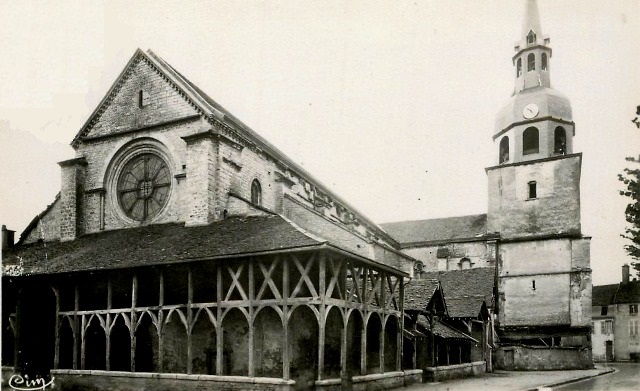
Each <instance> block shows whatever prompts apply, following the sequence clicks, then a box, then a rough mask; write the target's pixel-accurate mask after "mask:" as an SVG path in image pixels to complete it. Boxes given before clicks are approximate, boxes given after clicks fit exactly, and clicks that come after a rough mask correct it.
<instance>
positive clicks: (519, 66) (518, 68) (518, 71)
mask: <svg viewBox="0 0 640 391" xmlns="http://www.w3.org/2000/svg"><path fill="white" fill-rule="evenodd" d="M520 75H522V58H519V59H518V61H517V62H516V77H520Z"/></svg>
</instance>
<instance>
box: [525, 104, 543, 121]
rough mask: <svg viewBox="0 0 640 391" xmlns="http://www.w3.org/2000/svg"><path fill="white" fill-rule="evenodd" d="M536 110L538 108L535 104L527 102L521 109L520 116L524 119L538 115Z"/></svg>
mask: <svg viewBox="0 0 640 391" xmlns="http://www.w3.org/2000/svg"><path fill="white" fill-rule="evenodd" d="M538 111H539V109H538V105H537V104H535V103H529V104H528V105H526V106H525V107H524V109H523V110H522V116H523V117H524V118H526V119H530V118H534V117H535V116H536V115H538Z"/></svg>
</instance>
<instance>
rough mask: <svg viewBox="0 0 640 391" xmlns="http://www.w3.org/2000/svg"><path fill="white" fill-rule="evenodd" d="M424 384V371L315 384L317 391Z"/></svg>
mask: <svg viewBox="0 0 640 391" xmlns="http://www.w3.org/2000/svg"><path fill="white" fill-rule="evenodd" d="M421 382H422V370H421V369H410V370H406V371H404V372H401V371H398V372H385V373H376V374H372V375H363V376H354V377H353V378H351V379H327V380H318V381H316V382H315V390H316V391H340V390H353V391H374V390H388V389H391V388H398V387H404V386H408V385H410V384H415V383H421Z"/></svg>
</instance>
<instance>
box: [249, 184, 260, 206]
mask: <svg viewBox="0 0 640 391" xmlns="http://www.w3.org/2000/svg"><path fill="white" fill-rule="evenodd" d="M251 203H252V204H254V205H262V188H261V187H260V182H258V180H257V179H254V180H253V182H251Z"/></svg>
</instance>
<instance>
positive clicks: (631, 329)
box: [629, 319, 638, 337]
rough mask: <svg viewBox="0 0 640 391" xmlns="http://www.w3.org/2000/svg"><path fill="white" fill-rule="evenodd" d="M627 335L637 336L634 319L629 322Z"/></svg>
mask: <svg viewBox="0 0 640 391" xmlns="http://www.w3.org/2000/svg"><path fill="white" fill-rule="evenodd" d="M629 335H630V336H632V337H635V336H637V335H638V321H637V320H635V319H634V320H630V321H629Z"/></svg>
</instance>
